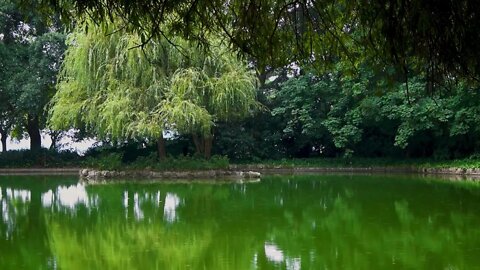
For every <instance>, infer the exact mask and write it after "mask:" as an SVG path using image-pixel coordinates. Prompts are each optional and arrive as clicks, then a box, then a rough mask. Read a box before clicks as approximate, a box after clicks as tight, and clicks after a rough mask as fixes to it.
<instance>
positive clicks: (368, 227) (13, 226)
mask: <svg viewBox="0 0 480 270" xmlns="http://www.w3.org/2000/svg"><path fill="white" fill-rule="evenodd" d="M0 209H1V215H0V269H480V186H479V185H477V184H470V183H462V182H449V181H445V180H439V179H434V178H419V177H415V176H380V175H376V176H362V175H355V176H345V175H343V176H342V175H308V176H307V175H306V176H269V177H264V178H263V179H262V181H261V182H258V183H245V184H240V183H237V184H212V183H182V184H172V183H148V184H133V183H122V184H112V185H96V186H85V185H82V184H81V183H79V182H78V179H77V178H76V177H68V176H67V177H66V176H52V177H47V176H0Z"/></svg>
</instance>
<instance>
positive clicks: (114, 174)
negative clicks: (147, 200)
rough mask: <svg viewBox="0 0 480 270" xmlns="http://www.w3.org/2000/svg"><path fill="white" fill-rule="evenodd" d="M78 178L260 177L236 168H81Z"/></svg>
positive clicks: (89, 180)
mask: <svg viewBox="0 0 480 270" xmlns="http://www.w3.org/2000/svg"><path fill="white" fill-rule="evenodd" d="M79 175H80V178H81V179H83V180H84V181H87V182H97V181H101V182H106V181H108V180H113V181H114V180H117V179H149V180H175V179H232V180H242V179H249V180H251V179H260V177H261V173H259V172H254V171H237V170H207V171H150V170H133V171H107V170H94V169H81V170H80V171H79Z"/></svg>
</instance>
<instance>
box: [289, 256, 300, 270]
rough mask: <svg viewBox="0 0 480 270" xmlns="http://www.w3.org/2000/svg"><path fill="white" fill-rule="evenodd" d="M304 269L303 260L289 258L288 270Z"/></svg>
mask: <svg viewBox="0 0 480 270" xmlns="http://www.w3.org/2000/svg"><path fill="white" fill-rule="evenodd" d="M300 269H302V260H301V259H300V258H288V259H287V270H300Z"/></svg>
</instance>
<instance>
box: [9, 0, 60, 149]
mask: <svg viewBox="0 0 480 270" xmlns="http://www.w3.org/2000/svg"><path fill="white" fill-rule="evenodd" d="M35 8H36V6H35V5H32V6H31V7H30V9H29V10H21V9H20V8H19V7H18V5H17V4H16V3H14V2H9V1H3V2H2V3H1V4H0V33H1V34H0V35H1V37H2V38H1V40H0V52H1V54H2V55H4V56H5V57H2V60H0V61H2V69H1V70H0V73H1V75H0V78H1V79H2V80H1V86H0V89H1V92H0V93H1V94H2V95H3V97H5V99H4V100H3V101H2V103H3V108H6V109H8V113H6V112H7V110H4V111H3V112H4V113H3V114H2V116H3V117H7V116H8V119H3V120H4V121H7V120H8V121H7V122H8V125H7V126H9V127H11V126H12V125H13V127H14V128H15V130H17V131H18V132H17V135H20V136H21V135H22V134H23V132H24V131H25V132H26V133H27V134H28V136H29V138H30V148H31V149H32V150H38V149H40V148H41V136H40V130H41V129H42V128H43V127H44V125H45V120H46V118H45V115H46V113H45V106H46V104H47V103H48V102H49V100H50V99H51V97H52V96H53V93H54V91H55V88H54V85H55V81H56V76H57V72H58V70H59V68H60V63H61V60H62V55H63V52H64V50H65V44H64V43H65V42H64V40H65V37H64V35H63V34H61V33H59V32H58V31H59V30H58V29H59V28H58V25H56V24H52V23H51V22H49V21H46V20H45V19H44V18H43V17H42V16H40V15H39V14H38V12H37V10H36V9H35Z"/></svg>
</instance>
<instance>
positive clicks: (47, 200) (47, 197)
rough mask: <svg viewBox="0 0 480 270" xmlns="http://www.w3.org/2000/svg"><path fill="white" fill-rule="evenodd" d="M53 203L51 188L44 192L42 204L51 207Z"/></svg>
mask: <svg viewBox="0 0 480 270" xmlns="http://www.w3.org/2000/svg"><path fill="white" fill-rule="evenodd" d="M52 203H53V191H51V190H49V191H47V192H46V193H43V194H42V206H43V207H46V208H49V207H50V206H52Z"/></svg>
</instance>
